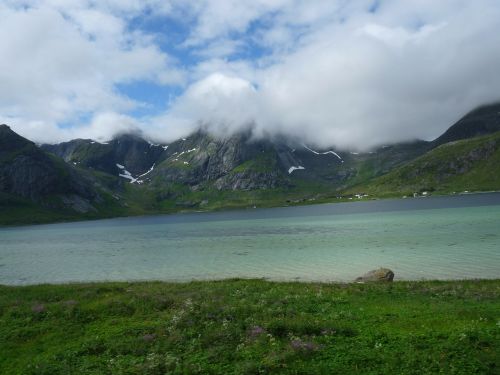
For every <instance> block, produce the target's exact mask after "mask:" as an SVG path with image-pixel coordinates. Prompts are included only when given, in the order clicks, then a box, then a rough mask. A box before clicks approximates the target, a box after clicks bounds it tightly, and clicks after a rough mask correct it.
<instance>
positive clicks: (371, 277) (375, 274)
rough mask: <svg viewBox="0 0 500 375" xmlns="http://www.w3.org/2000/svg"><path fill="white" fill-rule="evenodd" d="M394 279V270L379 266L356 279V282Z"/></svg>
mask: <svg viewBox="0 0 500 375" xmlns="http://www.w3.org/2000/svg"><path fill="white" fill-rule="evenodd" d="M393 279H394V272H392V271H391V270H390V269H389V268H379V269H376V270H373V271H370V272H368V273H365V274H364V275H363V276H360V277H358V278H357V279H356V281H357V282H377V281H387V282H390V281H392V280H393Z"/></svg>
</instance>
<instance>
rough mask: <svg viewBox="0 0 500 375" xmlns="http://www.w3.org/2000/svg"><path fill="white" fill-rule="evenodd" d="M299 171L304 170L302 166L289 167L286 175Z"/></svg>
mask: <svg viewBox="0 0 500 375" xmlns="http://www.w3.org/2000/svg"><path fill="white" fill-rule="evenodd" d="M299 169H305V168H304V167H303V166H301V165H298V166H296V167H290V168H289V169H288V174H292V172H293V171H296V170H299Z"/></svg>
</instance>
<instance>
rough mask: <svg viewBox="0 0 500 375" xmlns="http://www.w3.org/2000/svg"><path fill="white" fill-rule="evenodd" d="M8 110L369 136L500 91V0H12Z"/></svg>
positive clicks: (450, 117)
mask: <svg viewBox="0 0 500 375" xmlns="http://www.w3.org/2000/svg"><path fill="white" fill-rule="evenodd" d="M0 19H1V20H2V21H1V22H0V56H1V58H0V123H6V124H8V125H10V126H11V127H12V129H13V130H14V131H16V132H18V133H19V134H21V135H23V136H25V137H27V138H29V139H31V140H33V141H36V142H39V143H55V142H61V141H66V140H70V139H73V138H92V139H96V140H101V141H104V140H107V139H110V138H111V137H113V136H114V135H116V134H119V133H123V132H135V131H140V132H142V133H143V135H144V136H145V137H146V138H149V139H151V140H153V141H156V142H163V143H168V142H170V141H172V140H175V139H178V138H180V137H185V136H187V135H189V134H190V133H191V132H193V131H195V130H196V129H197V128H199V127H203V128H204V129H207V130H208V131H210V132H211V133H213V134H214V135H216V136H227V135H230V134H233V133H236V132H239V131H242V130H248V129H250V130H251V131H252V134H253V135H254V136H255V137H256V138H259V137H272V136H282V135H285V136H289V137H292V138H295V139H299V140H301V141H303V142H306V143H308V144H310V145H314V146H317V147H336V148H338V149H350V150H368V149H370V148H373V147H376V146H380V145H384V144H390V143H394V142H400V141H406V140H413V139H416V138H419V139H427V140H430V139H433V138H435V137H437V136H439V135H440V134H441V133H442V132H443V131H444V130H446V129H447V128H448V127H449V126H450V125H452V124H453V122H455V121H456V120H458V119H459V118H460V117H461V116H463V115H464V114H466V113H467V112H468V111H470V110H472V109H474V108H475V107H477V106H479V105H483V104H488V103H492V102H496V101H500V73H499V67H500V22H499V20H500V1H498V0H474V1H470V0H439V1H436V0H404V1H403V0H211V1H208V0H198V1H194V0H193V1H189V0H163V1H162V0H0Z"/></svg>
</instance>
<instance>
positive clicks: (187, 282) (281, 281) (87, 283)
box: [0, 276, 500, 288]
mask: <svg viewBox="0 0 500 375" xmlns="http://www.w3.org/2000/svg"><path fill="white" fill-rule="evenodd" d="M231 282H264V283H269V284H299V285H307V284H309V285H325V286H328V285H332V286H335V285H344V286H346V285H358V284H359V285H391V284H401V283H461V282H500V276H499V277H494V278H461V279H397V278H396V279H394V280H393V281H391V282H387V281H378V282H364V281H354V280H352V281H328V280H305V279H302V280H300V279H271V278H266V277H261V278H251V277H250V278H246V277H230V278H222V279H217V278H214V279H192V280H177V281H176V280H158V279H140V280H139V279H138V280H95V281H63V282H55V283H54V282H43V283H34V284H1V283H0V288H29V287H43V286H53V287H66V286H74V287H90V286H99V285H108V284H113V285H115V284H116V285H120V284H124V285H135V284H137V285H144V284H164V285H178V286H182V285H190V284H210V283H231Z"/></svg>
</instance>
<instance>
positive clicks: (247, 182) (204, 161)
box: [0, 104, 500, 223]
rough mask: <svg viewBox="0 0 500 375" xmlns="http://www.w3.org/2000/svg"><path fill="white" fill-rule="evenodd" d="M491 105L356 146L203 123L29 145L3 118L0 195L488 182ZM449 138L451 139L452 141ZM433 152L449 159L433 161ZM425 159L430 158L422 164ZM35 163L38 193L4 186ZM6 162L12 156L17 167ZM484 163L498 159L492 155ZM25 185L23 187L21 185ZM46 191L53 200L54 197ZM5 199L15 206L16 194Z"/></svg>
mask: <svg viewBox="0 0 500 375" xmlns="http://www.w3.org/2000/svg"><path fill="white" fill-rule="evenodd" d="M499 113H500V104H494V105H490V106H483V107H481V108H478V109H477V110H474V111H472V112H470V113H469V114H467V115H466V116H464V117H463V118H462V119H460V120H459V121H458V122H456V123H455V124H453V125H452V126H451V127H450V128H449V129H448V130H447V131H446V132H444V133H443V134H442V135H441V136H440V137H438V138H436V139H435V140H433V141H430V142H428V141H412V142H406V143H399V144H393V145H387V146H383V147H380V148H378V149H376V150H373V151H372V152H364V153H361V152H349V151H340V150H335V149H333V148H332V149H315V148H314V147H310V146H308V145H306V144H302V143H300V142H298V141H297V140H288V139H286V138H285V137H281V138H273V139H254V138H252V136H251V134H250V133H248V132H246V133H245V132H244V133H241V134H235V135H232V136H229V137H224V138H223V137H216V136H213V135H211V134H208V133H207V132H205V131H203V130H198V131H196V132H194V133H193V134H191V135H190V136H188V137H186V138H181V139H178V140H176V141H174V142H171V143H169V144H155V143H153V142H151V141H148V140H145V139H143V138H142V136H141V135H139V134H121V135H119V136H117V137H115V138H113V139H112V140H110V141H108V142H97V141H94V140H90V139H76V140H72V141H69V142H63V143H60V144H55V145H41V146H40V147H37V146H36V145H35V144H34V143H33V142H31V141H28V140H26V139H24V138H22V137H20V136H18V135H17V134H15V133H14V132H13V131H12V130H11V129H10V128H8V127H7V126H2V127H0V145H4V146H2V147H0V162H1V161H2V160H3V161H4V162H3V164H1V163H0V193H1V194H3V195H4V201H5V200H6V199H5V194H7V195H9V199H10V200H11V201H12V197H20V198H22V199H25V200H30V201H31V202H33V203H34V204H35V205H41V206H43V207H44V208H46V209H49V210H50V209H52V208H54V207H56V208H57V209H61V208H64V209H65V210H66V211H67V210H70V211H71V210H72V211H73V212H72V215H70V216H71V217H79V214H81V213H88V212H89V211H91V212H93V217H110V216H121V215H135V214H144V213H166V212H176V211H179V210H185V209H188V210H196V209H201V210H213V209H222V208H231V207H252V206H255V205H260V206H262V205H264V206H276V205H287V204H299V203H306V202H323V201H331V200H332V199H337V197H339V196H349V195H350V196H352V195H353V194H357V195H359V196H362V195H366V194H365V193H366V192H369V193H370V195H372V196H386V195H391V194H392V195H402V194H403V192H404V194H410V193H411V191H410V190H412V189H413V190H417V191H420V190H423V189H427V190H429V191H433V190H434V191H440V192H445V193H450V192H451V191H452V190H453V186H447V187H446V189H444V188H442V186H441V185H442V184H441V185H440V184H439V181H444V180H443V176H444V175H450V174H451V175H453V176H459V177H460V176H461V177H460V178H466V177H464V176H469V174H470V173H472V174H470V176H474V173H473V172H470V171H471V170H475V169H477V170H481V173H480V174H481V176H479V175H478V174H477V173H476V175H475V176H476V177H474V178H477V179H478V180H479V181H481V183H480V184H475V185H474V184H470V185H471V186H476V187H477V188H478V189H481V186H484V187H486V186H487V187H488V188H491V187H494V186H496V185H495V184H496V183H497V181H496V180H495V179H491V181H493V182H492V183H491V184H490V183H488V181H487V180H485V179H484V178H483V177H482V176H483V175H484V174H485V172H484V171H483V169H481V168H482V167H480V166H479V164H478V163H479V162H478V160H479V161H483V160H486V159H488V158H490V157H491V158H496V155H497V149H498V148H499V147H500V144H499V143H497V142H496V138H495V137H494V136H491V138H489V135H491V134H495V132H497V131H498V130H500V115H499ZM12 133H13V134H15V136H14V135H13V134H12ZM485 134H486V135H485ZM468 141H471V142H472V143H468ZM2 142H3V143H2ZM457 142H458V146H453V145H455V144H457ZM461 142H462V143H463V144H467V145H468V146H464V145H463V144H462V143H461ZM474 142H475V143H474ZM7 144H8V146H7ZM488 145H489V146H488ZM448 146H449V147H448ZM485 147H486V148H485ZM488 147H489V148H488ZM23 150H24V151H23ZM443 150H444V151H443ZM474 150H476V151H474ZM482 150H483V151H484V150H489V151H488V152H483V151H482ZM466 152H469V153H470V152H472V153H473V154H474V152H476V154H477V155H476V156H474V155H472V156H471V155H469V154H465V153H466ZM2 155H3V156H2ZM30 155H31V156H30ZM426 155H429V156H427V158H428V159H425V158H426ZM23 157H28V159H23ZM29 157H31V159H29ZM23 160H24V161H23ZM30 160H31V161H30ZM422 160H423V161H422ZM426 160H427V161H426ZM495 160H496V159H495ZM431 161H432V162H431ZM440 161H442V164H443V165H447V166H448V167H450V168H448V169H446V168H444V169H443V168H441V169H440V168H438V166H439V164H440ZM427 162H428V163H430V164H431V165H433V166H434V167H432V168H430V167H429V168H427V167H426V166H425V165H426V164H425V163H427ZM462 162H464V163H468V164H467V167H463V168H461V167H457V168H455V167H454V165H452V164H453V163H455V164H457V165H459V164H460V163H462ZM15 163H20V165H18V164H15ZM36 163H38V164H40V163H41V164H42V165H46V166H51V168H48V167H47V168H48V169H47V171H50V173H49V174H51V175H52V178H53V179H54V180H53V181H52V180H47V181H48V182H47V184H46V186H47V187H48V190H47V191H43V192H42V194H39V197H38V196H37V194H38V193H37V189H38V188H39V187H38V188H37V186H35V183H36V182H35V181H34V180H29V181H27V183H26V184H25V186H24V188H25V189H26V191H21V190H20V188H19V187H18V188H17V190H12V189H10V188H9V187H8V186H11V185H12V184H10V185H9V184H8V183H7V182H6V181H7V180H8V179H9V178H11V179H12V178H14V179H19V177H16V176H17V174H18V173H20V172H18V171H23V170H24V171H30V168H35V165H36ZM412 163H413V164H412ZM415 163H416V164H415ZM419 163H424V164H425V165H424V166H422V164H419ZM462 164H463V163H462ZM9 165H16V170H18V171H14V170H11V169H9V168H10V167H9ZM488 166H489V167H490V168H493V169H495V168H496V169H498V167H497V166H496V165H494V164H491V163H490V164H488ZM2 168H3V169H2ZM405 168H406V169H405ZM412 168H413V169H415V170H417V171H426V172H425V173H424V172H422V173H421V175H419V174H418V173H417V174H414V175H412V174H411V173H410V172H408V170H410V171H411V169H412ZM496 169H495V170H496ZM35 170H36V168H35ZM398 171H399V172H398ZM405 171H406V172H405ZM1 173H3V174H1ZM398 173H399V174H398ZM405 173H406V174H405ZM429 173H431V174H432V173H435V176H434V177H435V178H434V180H432V181H433V184H432V185H433V186H430V185H429V184H427V185H429V186H423V185H422V184H420V185H419V184H417V183H413V184H410V183H408V184H406V185H404V184H403V183H402V182H401V181H402V180H405V181H408V182H410V181H413V180H412V178H413V179H419V178H421V176H424V175H425V176H427V177H428V175H429ZM441 175H443V176H441ZM63 176H69V177H65V178H66V179H64V178H63ZM412 176H413V177H412ZM419 176H420V177H419ZM478 176H479V177H478ZM459 177H457V179H455V180H453V178H451V180H450V181H455V182H456V183H457V184H458V185H457V186H463V184H462V185H461V184H459V183H458V182H457V181H458V180H459ZM470 178H472V177H470ZM391 179H393V180H391ZM19 181H22V179H21V180H19ZM50 181H52V183H51V182H50ZM75 181H79V183H76V182H75ZM381 181H382V182H381ZM447 181H448V180H447ZM498 183H499V184H500V181H499V182H498ZM18 185H19V184H18ZM424 185H425V184H424ZM493 185H494V186H493ZM16 186H17V185H16ZM42 186H45V185H43V184H42ZM410 187H411V188H410ZM78 188H80V190H81V191H79V190H78ZM498 188H500V186H498V187H497V189H498ZM9 189H10V190H9ZM30 189H31V190H32V191H31V193H32V195H30V194H28V193H27V191H30ZM359 192H363V194H359ZM35 193H36V194H35ZM33 194H34V195H33ZM51 194H52V195H51ZM49 196H50V197H49ZM53 196H55V197H56V199H55V200H56V201H58V202H59V203H57V204H54V203H53V201H54V197H53ZM47 197H49V198H50V199H48V198H47ZM68 197H72V198H71V199H69V198H68ZM72 201H73V202H72ZM75 202H80V203H79V204H80V206H81V207H79V206H78V204H77V203H75ZM81 202H86V203H85V204H84V203H81ZM11 207H14V208H11V209H15V204H14V205H11ZM0 208H1V206H0ZM1 216H2V215H0V217H1ZM87 216H88V217H90V216H89V215H87ZM3 222H7V223H8V220H4V221H3ZM0 223H2V221H1V220H0Z"/></svg>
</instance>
